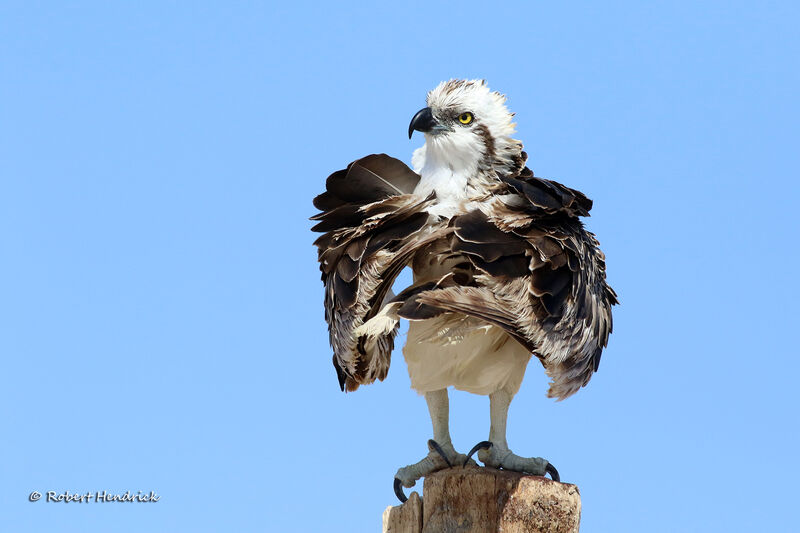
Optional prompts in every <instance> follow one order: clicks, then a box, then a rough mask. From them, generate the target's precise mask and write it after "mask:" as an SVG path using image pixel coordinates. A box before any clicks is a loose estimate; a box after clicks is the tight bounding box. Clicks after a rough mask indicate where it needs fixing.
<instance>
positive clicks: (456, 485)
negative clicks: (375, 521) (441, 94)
mask: <svg viewBox="0 0 800 533" xmlns="http://www.w3.org/2000/svg"><path fill="white" fill-rule="evenodd" d="M423 496H424V497H423V498H420V497H419V495H418V494H417V493H416V492H412V493H411V496H409V498H408V501H407V502H406V503H404V504H403V505H398V506H396V507H389V508H387V509H386V511H384V513H383V533H456V532H458V533H496V532H501V531H502V532H503V533H531V532H533V533H539V532H547V533H578V529H579V526H580V520H581V497H580V493H579V492H578V487H576V486H575V485H570V484H568V483H557V482H555V481H551V480H549V479H546V478H543V477H538V476H526V475H524V474H519V473H517V472H508V471H504V470H495V469H493V468H480V467H475V466H468V467H465V468H461V467H455V468H448V469H446V470H440V471H439V472H436V473H434V474H431V475H430V476H428V477H426V478H425V484H424V492H423Z"/></svg>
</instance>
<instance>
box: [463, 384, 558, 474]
mask: <svg viewBox="0 0 800 533" xmlns="http://www.w3.org/2000/svg"><path fill="white" fill-rule="evenodd" d="M511 398H512V395H511V394H509V393H508V392H506V391H504V390H500V391H497V392H495V393H492V394H490V395H489V411H490V417H491V426H490V428H489V440H488V441H484V442H481V443H478V444H477V445H476V446H475V448H473V451H472V452H470V455H471V454H472V453H473V452H474V450H476V449H479V450H480V451H479V452H478V458H479V459H480V460H481V461H482V462H483V464H484V465H486V466H491V467H493V468H503V469H505V470H512V471H514V472H523V473H526V474H533V475H534V476H543V475H545V473H549V474H550V477H551V478H553V480H555V481H559V476H558V471H557V470H556V469H555V467H554V466H553V465H551V464H550V463H549V462H548V461H547V460H546V459H542V458H541V457H520V456H519V455H516V454H515V453H513V452H512V451H511V450H510V449H509V448H508V443H507V442H506V423H507V422H508V407H509V406H510V405H511Z"/></svg>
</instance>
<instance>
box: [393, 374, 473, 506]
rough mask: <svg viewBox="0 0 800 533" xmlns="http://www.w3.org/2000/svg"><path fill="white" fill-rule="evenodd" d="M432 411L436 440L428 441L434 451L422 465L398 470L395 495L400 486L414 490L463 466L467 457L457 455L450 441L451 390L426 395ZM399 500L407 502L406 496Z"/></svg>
mask: <svg viewBox="0 0 800 533" xmlns="http://www.w3.org/2000/svg"><path fill="white" fill-rule="evenodd" d="M425 401H426V402H427V403H428V411H429V412H430V415H431V423H432V425H433V439H432V440H430V441H428V449H429V450H430V452H429V453H428V455H427V456H425V458H423V459H422V460H421V461H419V462H418V463H414V464H411V465H408V466H404V467H403V468H401V469H399V470H398V471H397V474H395V476H394V477H395V492H398V491H399V486H398V485H399V484H402V485H403V486H404V487H413V486H414V484H415V483H416V481H417V480H418V479H420V478H422V477H425V476H427V475H428V474H431V473H433V472H436V471H437V470H441V469H443V468H447V467H450V466H453V465H456V464H458V465H460V464H462V463H463V462H464V461H465V460H466V459H467V456H466V455H464V454H462V453H458V452H456V450H455V449H454V448H453V443H452V442H450V400H449V398H448V396H447V389H442V390H437V391H433V392H426V393H425ZM400 494H401V493H398V495H397V496H398V498H400V499H401V500H403V498H404V497H400Z"/></svg>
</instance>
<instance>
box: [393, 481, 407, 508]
mask: <svg viewBox="0 0 800 533" xmlns="http://www.w3.org/2000/svg"><path fill="white" fill-rule="evenodd" d="M394 494H395V496H397V499H398V500H400V503H406V502H407V501H408V498H407V497H406V495H405V494H403V482H402V481H400V480H399V479H397V478H394Z"/></svg>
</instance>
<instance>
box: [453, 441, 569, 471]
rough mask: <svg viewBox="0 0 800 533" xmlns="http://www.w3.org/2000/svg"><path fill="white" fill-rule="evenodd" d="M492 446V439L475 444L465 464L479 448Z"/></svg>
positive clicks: (465, 464) (465, 463)
mask: <svg viewBox="0 0 800 533" xmlns="http://www.w3.org/2000/svg"><path fill="white" fill-rule="evenodd" d="M492 446H494V444H492V443H491V441H488V440H482V441H480V442H479V443H478V444H476V445H475V446H473V447H472V449H471V450H470V451H469V453H468V454H467V459H466V460H465V461H464V464H463V466H467V463H469V460H470V459H472V455H473V454H474V453H475V452H477V451H478V450H488V449H489V448H491V447H492ZM556 475H558V473H556Z"/></svg>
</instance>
